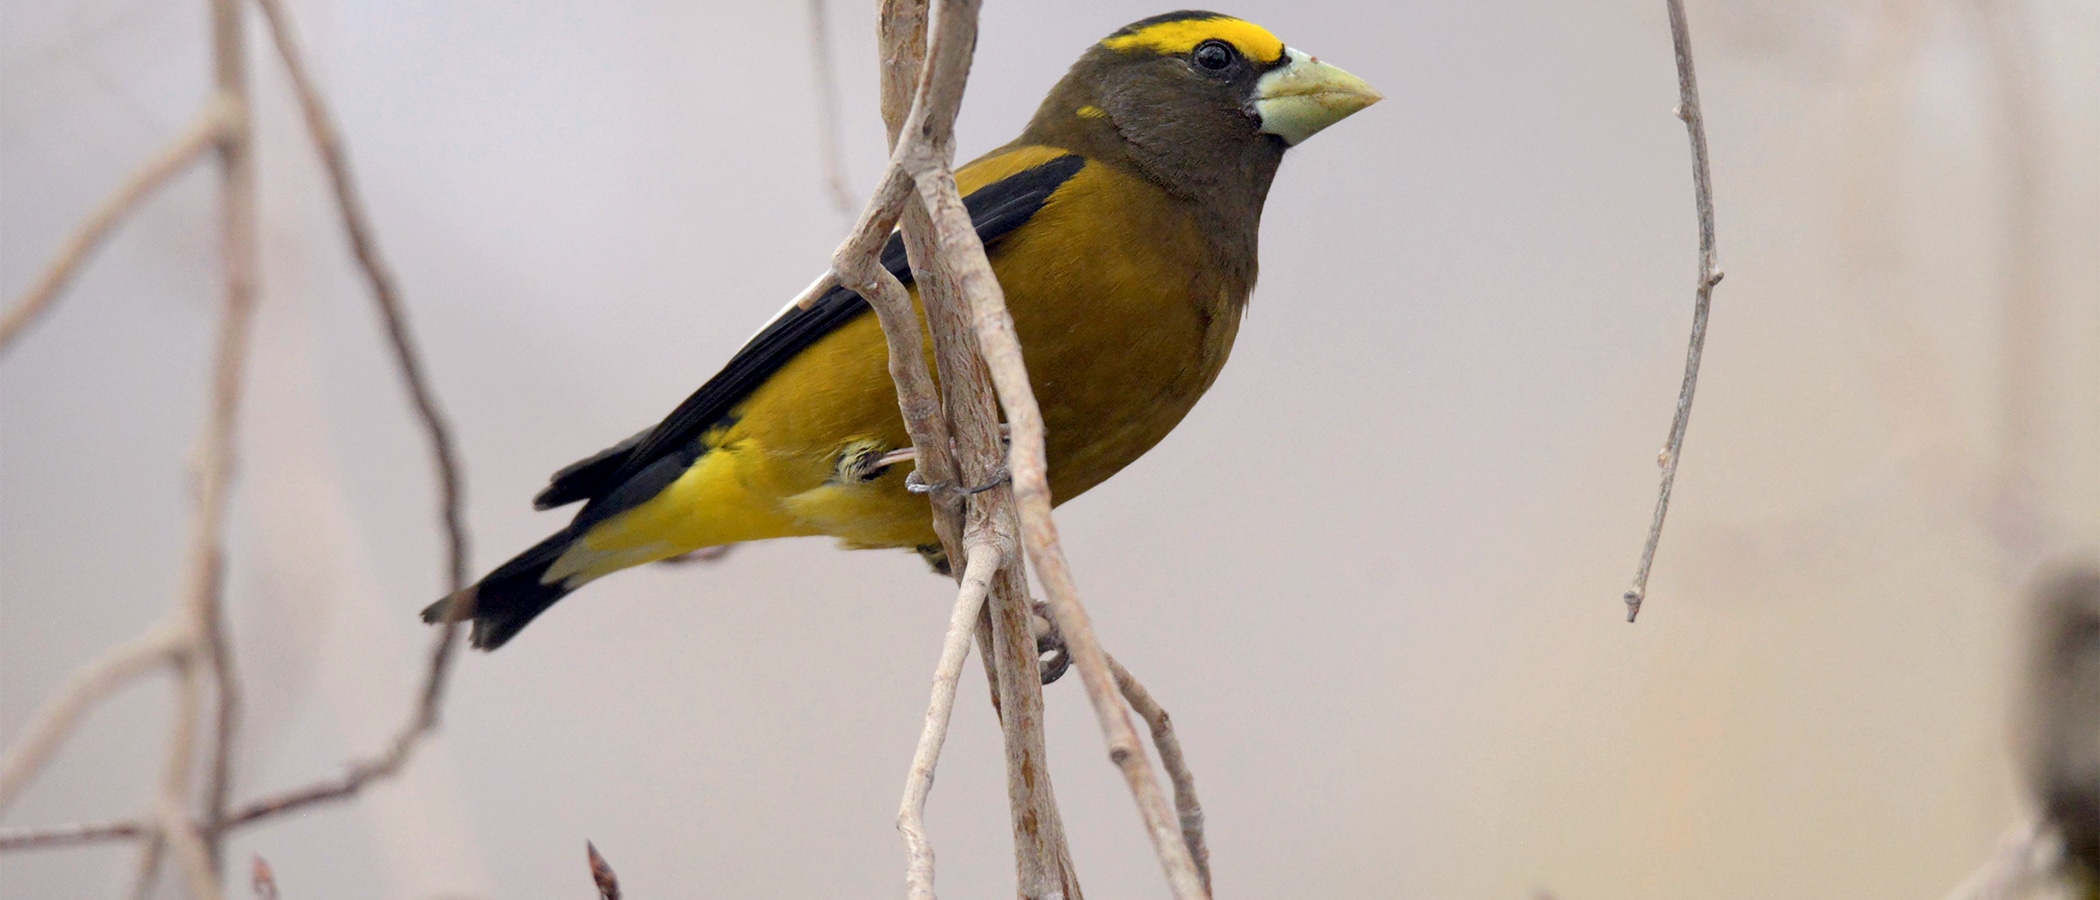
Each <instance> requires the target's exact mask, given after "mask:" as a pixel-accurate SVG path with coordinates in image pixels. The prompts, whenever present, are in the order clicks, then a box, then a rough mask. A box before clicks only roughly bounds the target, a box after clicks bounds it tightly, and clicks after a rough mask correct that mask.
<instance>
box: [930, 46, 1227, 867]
mask: <svg viewBox="0 0 2100 900" xmlns="http://www.w3.org/2000/svg"><path fill="white" fill-rule="evenodd" d="M944 14H945V7H944ZM934 181H935V184H934V187H933V188H932V190H931V191H930V192H929V193H931V194H932V196H929V197H927V198H926V199H927V200H928V202H929V205H931V206H932V208H933V210H932V212H933V218H934V221H935V223H936V227H937V228H938V229H940V230H941V232H942V235H941V237H942V240H943V241H944V242H954V243H956V244H960V245H962V250H961V251H960V253H961V254H962V255H964V258H965V259H966V260H967V263H966V268H965V269H964V270H963V272H962V273H961V275H962V279H963V281H964V283H965V284H966V285H967V288H966V289H965V291H964V293H965V295H966V296H968V297H969V298H970V302H971V306H972V312H973V313H974V316H973V317H974V319H975V324H976V330H977V338H978V341H979V344H980V347H981V349H982V352H983V356H984V360H985V364H986V366H987V367H988V368H989V369H990V370H991V375H992V383H993V385H994V386H995V387H996V388H997V390H998V394H999V402H1000V405H1001V406H1002V407H1004V408H1005V410H1006V420H1007V422H1008V423H1009V425H1010V426H1011V428H1012V432H1013V442H1012V446H1011V448H1010V450H1009V452H1008V455H1007V464H1006V465H1007V470H1008V472H1010V473H1011V476H1012V479H1013V497H1014V501H1015V504H1016V505H1017V506H1018V507H1019V512H1020V517H1021V537H1022V546H1023V547H1024V548H1026V549H1027V551H1028V560H1029V562H1031V563H1033V564H1034V565H1035V570H1036V578H1037V580H1038V581H1040V582H1041V583H1042V586H1043V591H1044V593H1046V594H1047V595H1048V602H1049V606H1050V611H1051V615H1052V617H1053V618H1054V619H1055V620H1056V622H1057V628H1058V631H1059V632H1061V633H1062V634H1063V635H1064V639H1065V643H1066V646H1067V647H1068V648H1069V649H1070V652H1071V654H1072V662H1073V664H1074V665H1076V666H1077V667H1078V668H1079V676H1080V680H1081V682H1082V683H1084V684H1085V685H1086V690H1087V698H1088V699H1089V700H1090V701H1092V703H1093V706H1094V713H1095V717H1096V718H1097V719H1098V720H1099V723H1100V726H1101V731H1102V734H1103V736H1104V737H1105V738H1106V740H1107V743H1108V748H1109V759H1110V760H1111V761H1113V762H1114V763H1115V764H1116V767H1117V768H1118V769H1120V770H1121V771H1122V773H1123V779H1124V781H1125V782H1126V783H1127V784H1128V785H1129V787H1130V791H1131V794H1132V796H1133V797H1135V798H1136V800H1137V804H1138V811H1139V814H1140V815H1141V816H1142V817H1143V818H1144V821H1145V828H1146V831H1147V832H1148V833H1149V834H1150V835H1151V837H1152V846H1153V852H1154V853H1155V854H1157V855H1158V857H1159V860H1160V866H1161V868H1162V869H1164V870H1165V872H1166V875H1167V881H1168V884H1169V885H1170V886H1171V887H1172V888H1173V891H1174V896H1175V897H1177V898H1180V900H1195V898H1203V897H1208V896H1209V894H1208V892H1207V891H1206V890H1205V889H1204V887H1203V879H1202V877H1201V875H1200V874H1199V873H1198V871H1197V868H1196V863H1195V859H1194V857H1192V856H1191V855H1190V853H1189V848H1188V845H1187V844H1185V843H1183V841H1182V838H1181V833H1180V829H1179V827H1178V823H1177V821H1176V819H1175V816H1174V812H1173V810H1172V808H1171V807H1170V806H1169V804H1168V801H1167V799H1166V796H1165V794H1164V793H1163V792H1162V791H1161V790H1160V786H1159V781H1158V778H1157V777H1156V776H1155V774H1154V773H1153V771H1152V761H1151V759H1150V758H1149V757H1147V756H1146V755H1145V753H1144V746H1143V745H1142V744H1141V743H1140V742H1139V740H1138V736H1137V729H1136V728H1135V727H1133V726H1132V725H1131V722H1130V716H1129V714H1128V713H1127V712H1126V711H1125V708H1124V706H1123V701H1122V698H1121V695H1120V694H1119V693H1118V692H1117V690H1116V686H1115V679H1114V676H1112V675H1111V674H1110V673H1109V671H1108V658H1107V654H1106V653H1105V652H1104V651H1103V650H1102V649H1101V642H1100V639H1099V638H1097V637H1096V636H1095V634H1094V628H1093V623H1092V622H1091V621H1090V620H1089V618H1088V616H1087V612H1086V607H1085V606H1084V605H1082V604H1081V602H1080V600H1079V588H1078V585H1077V584H1076V583H1075V582H1074V580H1073V578H1072V572H1071V568H1070V566H1069V565H1068V564H1067V563H1066V561H1065V556H1064V548H1063V547H1062V545H1061V544H1060V543H1059V541H1058V536H1057V522H1056V520H1055V519H1054V518H1052V516H1051V512H1050V507H1051V502H1050V485H1049V477H1048V471H1049V469H1048V462H1047V459H1046V456H1045V452H1044V427H1043V413H1042V409H1041V407H1039V406H1037V405H1036V401H1035V394H1034V392H1033V391H1032V390H1031V389H1030V387H1029V384H1028V370H1027V368H1026V366H1025V365H1024V364H1023V363H1022V360H1021V346H1020V341H1019V339H1018V337H1017V336H1016V335H1015V332H1014V325H1013V318H1012V316H1010V315H1009V314H1008V313H1007V311H1006V301H1005V298H1004V296H1003V293H1002V292H1001V291H1000V289H999V282H998V279H997V278H995V277H993V275H992V271H991V263H990V262H989V260H987V259H986V258H985V255H984V245H983V244H982V243H979V242H978V241H977V240H976V236H977V235H976V232H975V231H974V230H972V229H971V228H970V216H969V211H968V210H966V209H965V208H964V207H963V204H962V198H961V196H960V195H959V194H958V193H957V192H956V188H955V182H954V178H953V176H949V175H947V174H946V173H942V175H941V176H940V177H938V178H937V179H934Z"/></svg>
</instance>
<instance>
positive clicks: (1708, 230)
mask: <svg viewBox="0 0 2100 900" xmlns="http://www.w3.org/2000/svg"><path fill="white" fill-rule="evenodd" d="M1664 5H1665V6H1667V7H1668V8H1669V14H1670V45H1671V47H1672V48H1673V49H1674V50H1675V52H1676V56H1677V117H1678V118H1679V119H1683V120H1684V128H1685V132H1686V133H1687V134H1688V135H1689V136H1690V139H1691V143H1692V193H1693V195H1694V199H1695V201H1696V203H1697V205H1698V210H1699V287H1698V291H1697V293H1696V294H1695V296H1694V299H1693V302H1692V339H1691V345H1690V347H1689V348H1688V349H1687V350H1686V351H1685V357H1684V386H1683V388H1682V389H1680V390H1679V391H1678V394H1677V414H1676V416H1675V417H1673V418H1672V419H1671V420H1670V439H1669V442H1668V443H1667V444H1665V445H1664V447H1663V450H1662V453H1661V454H1660V455H1658V456H1657V457H1656V464H1657V465H1659V466H1660V467H1661V468H1662V487H1661V488H1660V489H1658V490H1657V491H1656V495H1655V518H1654V519H1653V520H1652V521H1651V522H1649V524H1648V542H1647V544H1646V545H1644V546H1643V547H1642V548H1641V565H1640V568H1639V569H1638V570H1636V571H1635V572H1634V575H1633V586H1632V587H1630V588H1627V590H1626V597H1625V600H1626V621H1628V622H1631V621H1633V620H1634V618H1635V617H1637V616H1639V615H1640V614H1641V601H1643V600H1645V599H1647V596H1648V570H1649V569H1650V568H1652V567H1654V565H1655V548H1656V546H1657V545H1658V544H1660V543H1662V530H1663V517H1664V516H1665V515H1666V514H1668V513H1669V511H1670V488H1671V486H1672V485H1674V484H1675V483H1676V481H1677V460H1678V457H1680V456H1681V455H1683V453H1684V431H1685V426H1686V425H1688V424H1690V422H1691V418H1692V394H1693V392H1694V391H1696V390H1697V389H1698V387H1699V360H1700V357H1701V356H1702V355H1703V354H1705V352H1706V318H1707V314H1708V312H1710V311H1711V310H1712V309H1713V299H1714V285H1717V284H1720V283H1721V275H1722V272H1721V270H1720V269H1719V268H1717V267H1716V265H1715V256H1714V187H1713V173H1712V171H1711V169H1710V168H1709V167H1708V165H1707V158H1706V117H1705V116H1704V115H1703V114H1701V112H1700V111H1699V76H1698V74H1697V72H1695V71H1694V70H1693V68H1692V32H1691V26H1690V24H1688V23H1687V22H1686V21H1685V17H1684V0H1664Z"/></svg>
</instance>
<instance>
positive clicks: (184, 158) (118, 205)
mask: <svg viewBox="0 0 2100 900" xmlns="http://www.w3.org/2000/svg"><path fill="white" fill-rule="evenodd" d="M228 116H229V112H228V110H227V109H226V107H225V106H224V105H222V104H218V103H212V104H208V105H206V107H205V109H204V112H202V113H200V114H199V115H198V116H197V119H196V121H194V122H191V123H190V125H189V127H188V128H185V129H183V132H182V134H180V135H178V136H177V137H176V138H175V140H173V141H171V142H169V144H168V145H167V146H166V147H164V148H162V149H161V151H160V152H159V153H158V154H155V155H154V157H153V158H152V159H149V160H147V161H146V164H145V165H143V166H140V167H139V169H138V171H136V172H134V173H132V175H131V177H130V178H127V179H125V180H124V183H123V185H121V186H119V187H118V188H117V189H116V191H115V192H113V193H111V194H110V195H109V197H108V198H107V199H105V200H103V201H102V205H101V206H98V207H96V208H95V211H94V212H93V213H91V214H89V215H88V217H87V220H86V221H84V222H82V223H80V227H79V228H77V229H75V230H74V232H73V236H72V237H71V238H68V239H67V240H66V245H65V246H64V247H61V248H60V249H59V251H58V255H57V256H55V257H52V259H51V262H50V263H49V264H48V265H46V266H45V267H44V274H43V275H42V276H41V277H39V278H38V279H37V281H36V284H34V285H31V286H30V288H29V290H27V291H25V292H23V294H22V296H21V298H20V299H17V300H16V301H15V303H14V305H13V306H11V307H9V308H8V310H7V314H6V315H5V316H0V353H5V352H7V349H8V348H9V347H12V346H14V343H15V340H16V339H18V338H20V337H21V336H22V334H23V333H24V332H25V331H27V330H28V329H29V326H30V325H32V324H34V323H35V322H36V320H37V319H38V318H39V317H41V316H42V315H43V314H44V313H45V311H47V310H49V309H50V308H51V305H52V303H53V302H55V301H57V300H58V295H59V294H60V292H62V291H64V290H65V287H66V285H68V284H70V283H72V281H73V276H74V275H77V274H79V273H80V268H81V266H82V265H85V264H86V263H87V261H88V258H89V257H90V256H93V255H94V253H95V249H96V248H98V247H100V246H102V242H103V241H104V240H106V239H108V238H109V236H110V234H111V233H112V232H114V231H116V228H117V226H118V225H119V224H121V223H122V222H123V221H124V220H125V219H127V218H129V217H130V216H131V213H132V211H133V210H136V209H138V207H139V205H140V204H142V203H144V202H145V201H146V198H148V197H151V196H153V194H154V192H155V191H157V190H159V189H160V188H161V187H162V186H163V185H166V184H167V183H168V182H170V181H173V180H174V179H175V176H177V175H180V174H182V173H183V172H186V171H189V168H190V166H192V165H194V164H195V163H196V162H197V161H198V160H200V159H203V158H204V154H205V152H206V151H208V150H210V149H211V148H212V147H213V146H214V145H216V144H217V143H218V141H219V136H220V135H221V134H222V133H224V131H225V129H226V126H227V123H228Z"/></svg>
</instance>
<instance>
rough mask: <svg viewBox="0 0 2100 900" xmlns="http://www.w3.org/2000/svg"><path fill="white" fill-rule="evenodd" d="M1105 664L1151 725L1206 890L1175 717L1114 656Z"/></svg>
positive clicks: (1197, 820) (1205, 861)
mask: <svg viewBox="0 0 2100 900" xmlns="http://www.w3.org/2000/svg"><path fill="white" fill-rule="evenodd" d="M1108 668H1109V671H1111V672H1114V673H1115V676H1116V689H1117V690H1120V691H1122V692H1123V699H1125V700H1128V701H1130V708H1131V709H1133V710H1136V711H1137V714H1138V718H1141V719H1144V720H1145V724H1146V725H1147V726H1148V727H1150V728H1151V729H1152V746H1153V748H1154V749H1156V750H1158V751H1159V765H1160V767H1161V768H1163V769H1166V770H1167V778H1168V779H1169V780H1170V781H1172V782H1173V783H1174V811H1175V813H1176V814H1177V815H1179V816H1180V818H1181V840H1182V842H1183V843H1185V844H1187V845H1188V848H1189V856H1190V857H1192V858H1194V859H1195V860H1196V871H1197V873H1198V874H1201V875H1202V876H1203V890H1204V891H1205V892H1206V893H1208V892H1209V891H1210V889H1211V888H1210V847H1209V846H1207V845H1206V844H1205V843H1204V840H1203V803H1202V801H1199V800H1197V799H1196V776H1195V773H1193V772H1190V771H1189V763H1188V759H1187V758H1186V757H1184V756H1182V754H1181V738H1179V737H1177V736H1175V734H1174V721H1173V720H1172V719H1170V718H1168V716H1167V710H1166V707H1163V706H1160V705H1159V701H1158V700H1154V699H1153V698H1152V692H1151V691H1147V690H1145V686H1144V685H1143V684H1141V683H1139V682H1138V680H1137V676H1135V675H1132V674H1130V670H1129V669H1126V668H1123V664H1122V663H1119V662H1116V658H1115V657H1113V656H1111V657H1109V658H1108Z"/></svg>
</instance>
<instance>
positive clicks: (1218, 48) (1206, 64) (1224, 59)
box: [1190, 41, 1234, 72]
mask: <svg viewBox="0 0 2100 900" xmlns="http://www.w3.org/2000/svg"><path fill="white" fill-rule="evenodd" d="M1233 55H1234V54H1233V52H1232V45H1231V44H1227V43H1225V42H1224V41H1204V42H1203V43H1201V44H1198V45H1196V52H1195V53H1194V54H1193V55H1192V56H1191V57H1190V58H1192V59H1194V60H1195V61H1196V65H1198V66H1201V67H1203V68H1205V69H1208V70H1210V71H1212V72H1221V71H1224V70H1225V69H1226V68H1227V67H1229V66H1231V65H1232V58H1233Z"/></svg>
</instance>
